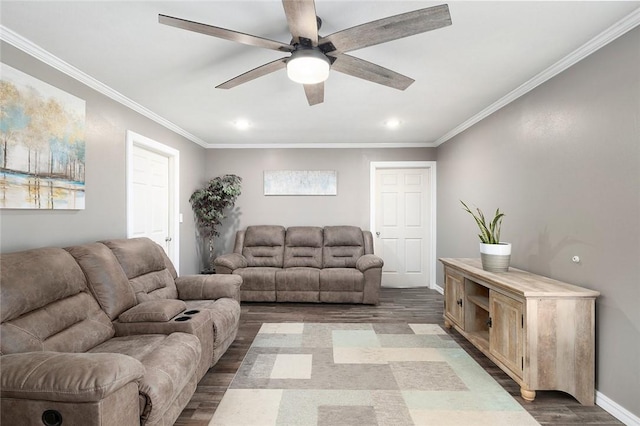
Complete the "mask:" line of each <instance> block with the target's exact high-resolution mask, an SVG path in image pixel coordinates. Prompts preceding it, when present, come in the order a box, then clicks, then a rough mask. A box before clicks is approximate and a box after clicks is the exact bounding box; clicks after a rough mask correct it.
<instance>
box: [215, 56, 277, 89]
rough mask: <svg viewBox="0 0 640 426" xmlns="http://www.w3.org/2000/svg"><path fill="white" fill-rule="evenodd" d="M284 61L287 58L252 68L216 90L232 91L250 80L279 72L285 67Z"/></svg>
mask: <svg viewBox="0 0 640 426" xmlns="http://www.w3.org/2000/svg"><path fill="white" fill-rule="evenodd" d="M286 59H288V58H280V59H276V60H275V61H272V62H269V63H266V64H264V65H261V66H259V67H258V68H254V69H252V70H251V71H247V72H245V73H244V74H240V75H239V76H237V77H234V78H232V79H231V80H228V81H225V82H224V83H222V84H220V85H218V86H216V89H232V88H234V87H236V86H239V85H241V84H243V83H247V82H249V81H251V80H255V79H256V78H258V77H262V76H263V75H267V74H271V73H272V72H276V71H278V70H281V69H282V68H285V67H286V66H287V62H286Z"/></svg>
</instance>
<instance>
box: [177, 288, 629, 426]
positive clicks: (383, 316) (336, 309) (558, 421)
mask: <svg viewBox="0 0 640 426" xmlns="http://www.w3.org/2000/svg"><path fill="white" fill-rule="evenodd" d="M443 303H444V302H443V297H442V295H441V294H440V293H438V292H437V291H435V290H429V289H426V288H417V289H415V288H414V289H391V288H383V289H382V291H381V296H380V304H379V305H378V306H367V305H334V304H308V303H242V314H241V317H240V328H239V330H238V337H237V338H236V340H235V341H234V342H233V344H232V345H231V346H230V347H229V349H228V350H227V352H226V353H225V354H224V355H223V356H222V357H221V358H220V360H219V361H218V363H217V364H216V365H214V366H213V367H212V368H211V369H209V371H208V372H207V374H206V375H205V376H204V377H203V378H202V380H201V381H200V383H199V384H198V387H197V389H196V392H195V393H194V395H193V397H192V398H191V400H190V401H189V404H188V405H187V407H186V408H185V409H184V410H183V411H182V413H181V414H180V417H179V418H178V420H177V421H176V423H175V425H177V426H206V425H208V423H209V420H210V419H211V417H212V416H213V413H214V412H215V410H216V408H217V407H218V404H219V403H220V400H221V399H222V396H223V395H224V392H225V391H226V389H227V388H228V387H229V385H230V384H231V381H232V380H233V376H234V375H235V373H236V371H237V370H238V368H240V364H241V363H242V360H243V359H244V356H245V354H246V353H247V351H248V350H249V347H250V346H251V342H253V339H254V338H255V336H256V334H258V330H260V327H261V326H262V323H265V322H356V323H418V324H440V325H443V320H442V315H443ZM447 332H448V333H449V334H450V335H451V336H452V337H453V338H454V339H455V341H456V342H457V343H458V344H459V345H460V346H461V347H462V348H463V349H464V350H465V351H466V352H467V353H469V355H471V357H473V359H474V360H475V361H476V362H477V363H478V364H480V365H481V366H482V367H483V368H484V369H485V370H486V371H487V372H488V373H489V374H490V375H491V376H492V377H493V378H494V379H495V380H496V381H497V382H498V383H499V384H500V385H501V386H502V387H503V388H504V389H505V390H506V391H507V392H509V394H511V396H513V397H514V398H515V399H516V401H518V402H519V403H520V404H521V405H522V406H523V407H524V408H525V409H526V410H527V411H528V412H529V413H530V414H531V415H532V416H533V417H534V418H535V419H536V420H537V421H538V422H539V423H540V424H542V425H578V424H582V425H621V424H622V423H621V422H619V421H618V420H617V419H616V418H614V417H613V416H611V415H610V414H609V413H607V412H606V411H604V410H603V409H602V408H600V407H598V406H594V407H585V406H582V405H580V403H578V402H577V401H576V400H575V399H574V398H573V397H571V396H570V395H568V394H565V393H563V392H555V391H554V392H544V391H539V392H536V399H535V400H534V401H533V402H529V401H525V400H524V399H522V397H521V396H520V386H518V384H517V383H516V382H514V381H513V380H512V379H511V378H510V377H509V376H508V375H507V374H505V373H504V372H503V371H502V370H500V369H499V368H498V367H497V366H496V365H495V364H493V362H491V360H489V359H488V358H487V357H486V356H484V355H483V354H482V353H481V352H480V351H478V350H477V349H476V348H475V347H474V346H473V345H471V344H470V343H469V342H468V341H467V340H466V339H465V338H464V337H462V336H461V335H460V334H458V333H457V332H456V331H454V330H447ZM363 426H364V425H363Z"/></svg>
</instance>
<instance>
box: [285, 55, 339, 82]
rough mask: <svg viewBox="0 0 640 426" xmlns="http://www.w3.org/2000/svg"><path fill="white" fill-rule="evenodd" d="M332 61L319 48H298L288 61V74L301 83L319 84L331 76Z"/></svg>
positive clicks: (290, 77)
mask: <svg viewBox="0 0 640 426" xmlns="http://www.w3.org/2000/svg"><path fill="white" fill-rule="evenodd" d="M330 68H331V62H330V61H329V58H327V57H326V56H325V54H324V53H322V52H321V51H320V49H318V48H307V49H300V48H298V49H297V50H295V51H294V52H293V53H292V54H291V57H290V58H289V60H288V61H287V76H288V77H289V79H291V80H292V81H295V82H296V83H300V84H318V83H322V82H323V81H325V80H326V79H327V78H329V69H330Z"/></svg>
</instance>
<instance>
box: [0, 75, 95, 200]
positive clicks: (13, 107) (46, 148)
mask: <svg viewBox="0 0 640 426" xmlns="http://www.w3.org/2000/svg"><path fill="white" fill-rule="evenodd" d="M0 72H1V74H0V75H1V79H0V138H1V139H0V208H4V209H56V210H58V209H63V210H64V209H67V210H80V209H84V207H85V102H84V100H82V99H79V98H77V97H75V96H73V95H70V94H69V93H67V92H64V91H62V90H60V89H58V88H56V87H53V86H51V85H49V84H47V83H45V82H43V81H40V80H38V79H36V78H34V77H32V76H30V75H28V74H25V73H23V72H21V71H18V70H16V69H14V68H12V67H10V66H8V65H6V64H0Z"/></svg>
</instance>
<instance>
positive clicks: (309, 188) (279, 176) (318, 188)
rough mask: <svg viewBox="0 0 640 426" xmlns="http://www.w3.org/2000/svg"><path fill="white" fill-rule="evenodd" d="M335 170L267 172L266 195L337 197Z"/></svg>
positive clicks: (265, 181) (265, 178) (265, 177)
mask: <svg viewBox="0 0 640 426" xmlns="http://www.w3.org/2000/svg"><path fill="white" fill-rule="evenodd" d="M337 194H338V173H337V172H336V171H335V170H265V172H264V195H337Z"/></svg>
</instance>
